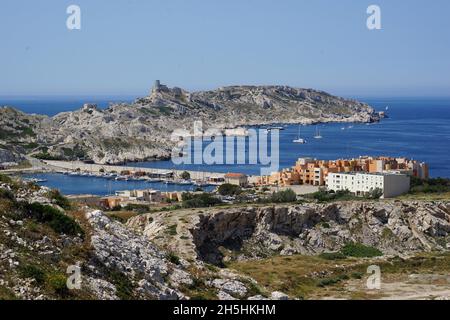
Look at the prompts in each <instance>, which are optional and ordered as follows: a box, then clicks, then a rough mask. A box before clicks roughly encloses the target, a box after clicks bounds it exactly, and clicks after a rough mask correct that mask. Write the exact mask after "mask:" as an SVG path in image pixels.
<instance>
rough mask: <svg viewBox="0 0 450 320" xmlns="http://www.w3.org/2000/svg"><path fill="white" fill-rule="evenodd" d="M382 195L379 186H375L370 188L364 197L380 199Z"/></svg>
mask: <svg viewBox="0 0 450 320" xmlns="http://www.w3.org/2000/svg"><path fill="white" fill-rule="evenodd" d="M382 196H383V190H381V189H380V188H375V189H373V190H370V191H369V193H368V195H367V196H366V199H373V200H377V199H380V198H381V197H382Z"/></svg>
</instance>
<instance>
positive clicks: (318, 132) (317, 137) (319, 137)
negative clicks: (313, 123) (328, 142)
mask: <svg viewBox="0 0 450 320" xmlns="http://www.w3.org/2000/svg"><path fill="white" fill-rule="evenodd" d="M322 138H323V137H322V135H321V134H320V129H319V127H316V134H315V135H314V139H322Z"/></svg>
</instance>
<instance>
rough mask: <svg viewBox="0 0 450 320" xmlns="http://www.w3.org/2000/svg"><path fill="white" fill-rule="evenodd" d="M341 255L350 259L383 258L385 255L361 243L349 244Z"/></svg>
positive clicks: (342, 250)
mask: <svg viewBox="0 0 450 320" xmlns="http://www.w3.org/2000/svg"><path fill="white" fill-rule="evenodd" d="M341 253H342V254H344V255H346V256H348V257H357V258H372V257H378V256H382V255H383V253H382V252H381V251H380V250H378V249H377V248H374V247H370V246H366V245H363V244H361V243H347V244H346V245H345V246H344V247H343V248H342V249H341Z"/></svg>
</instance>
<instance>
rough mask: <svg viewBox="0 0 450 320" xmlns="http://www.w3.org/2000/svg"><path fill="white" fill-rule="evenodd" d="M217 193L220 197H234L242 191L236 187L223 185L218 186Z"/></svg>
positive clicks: (229, 184) (228, 184)
mask: <svg viewBox="0 0 450 320" xmlns="http://www.w3.org/2000/svg"><path fill="white" fill-rule="evenodd" d="M217 192H218V193H219V194H220V195H222V196H234V195H238V194H240V193H241V192H242V189H241V187H240V186H238V185H235V184H231V183H224V184H221V185H220V186H219V188H218V189H217Z"/></svg>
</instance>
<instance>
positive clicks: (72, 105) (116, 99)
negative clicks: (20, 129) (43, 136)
mask: <svg viewBox="0 0 450 320" xmlns="http://www.w3.org/2000/svg"><path fill="white" fill-rule="evenodd" d="M134 99H135V97H132V96H112V97H88V96H86V97H35V98H33V97H18V98H16V97H0V106H10V107H14V108H16V109H19V110H21V111H23V112H26V113H37V114H45V115H48V116H54V115H56V114H58V113H60V112H65V111H73V110H77V109H80V108H81V107H82V106H83V104H85V103H94V104H97V105H98V107H99V108H101V109H104V108H107V107H108V106H109V104H110V103H120V102H131V101H134Z"/></svg>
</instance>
